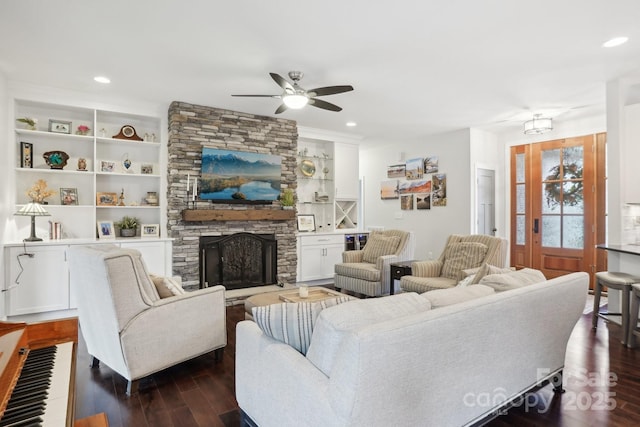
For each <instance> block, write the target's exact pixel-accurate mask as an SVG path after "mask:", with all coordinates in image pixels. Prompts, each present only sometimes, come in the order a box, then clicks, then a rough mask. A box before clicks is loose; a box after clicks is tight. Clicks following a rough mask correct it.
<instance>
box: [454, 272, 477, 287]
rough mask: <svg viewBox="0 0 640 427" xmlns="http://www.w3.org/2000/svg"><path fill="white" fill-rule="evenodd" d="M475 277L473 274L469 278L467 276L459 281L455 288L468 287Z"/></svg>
mask: <svg viewBox="0 0 640 427" xmlns="http://www.w3.org/2000/svg"><path fill="white" fill-rule="evenodd" d="M475 277H476V275H475V274H472V275H471V276H467V277H465V278H464V279H462V280H460V281H459V282H458V284H457V285H456V286H457V287H459V288H464V287H465V286H469V285H470V284H471V283H472V282H473V279H475Z"/></svg>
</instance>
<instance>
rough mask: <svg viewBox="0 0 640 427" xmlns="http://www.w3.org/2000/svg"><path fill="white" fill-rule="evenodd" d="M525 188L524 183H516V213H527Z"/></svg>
mask: <svg viewBox="0 0 640 427" xmlns="http://www.w3.org/2000/svg"><path fill="white" fill-rule="evenodd" d="M524 202H525V188H524V184H516V213H519V214H523V213H525V210H524V209H525V208H524V207H525V203H524Z"/></svg>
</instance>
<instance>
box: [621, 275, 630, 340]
mask: <svg viewBox="0 0 640 427" xmlns="http://www.w3.org/2000/svg"><path fill="white" fill-rule="evenodd" d="M620 293H621V294H622V302H621V304H622V309H621V310H620V311H621V312H622V338H621V340H620V341H621V342H622V345H627V338H628V337H629V296H630V295H631V286H623V287H622V290H621V292H620Z"/></svg>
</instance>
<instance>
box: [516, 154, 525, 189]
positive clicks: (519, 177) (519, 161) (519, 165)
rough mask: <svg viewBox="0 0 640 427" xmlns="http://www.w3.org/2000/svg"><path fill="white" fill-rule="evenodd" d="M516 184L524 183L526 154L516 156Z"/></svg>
mask: <svg viewBox="0 0 640 427" xmlns="http://www.w3.org/2000/svg"><path fill="white" fill-rule="evenodd" d="M516 182H524V153H522V154H516Z"/></svg>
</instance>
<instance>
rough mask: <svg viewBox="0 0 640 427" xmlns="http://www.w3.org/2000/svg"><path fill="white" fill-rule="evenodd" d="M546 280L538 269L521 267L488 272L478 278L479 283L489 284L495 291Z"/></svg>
mask: <svg viewBox="0 0 640 427" xmlns="http://www.w3.org/2000/svg"><path fill="white" fill-rule="evenodd" d="M545 280H547V279H546V278H545V277H544V274H542V272H541V271H540V270H534V269H532V268H523V269H522V270H517V271H512V272H510V273H505V274H490V275H488V276H484V277H483V278H482V279H481V280H480V284H481V285H487V286H491V287H492V288H493V289H495V290H496V292H502V291H508V290H510V289H517V288H521V287H523V286H527V285H532V284H534V283H540V282H544V281H545Z"/></svg>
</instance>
